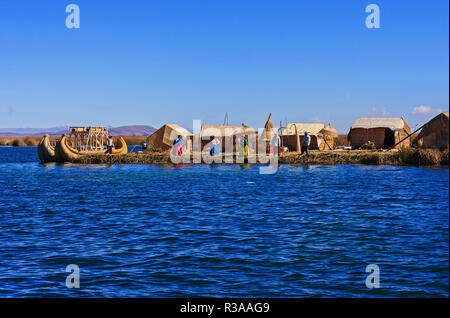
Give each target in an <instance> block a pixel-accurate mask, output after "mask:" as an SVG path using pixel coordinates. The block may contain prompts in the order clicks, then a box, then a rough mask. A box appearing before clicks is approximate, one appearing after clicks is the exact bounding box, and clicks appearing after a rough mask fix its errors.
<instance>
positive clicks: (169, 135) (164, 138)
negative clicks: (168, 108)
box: [147, 124, 193, 151]
mask: <svg viewBox="0 0 450 318" xmlns="http://www.w3.org/2000/svg"><path fill="white" fill-rule="evenodd" d="M178 135H181V136H182V137H183V140H184V147H185V149H186V151H190V150H192V136H193V135H192V133H191V132H189V131H188V130H187V129H185V128H183V127H181V126H179V125H177V124H166V125H164V126H162V127H160V128H159V129H158V130H157V131H155V132H154V133H153V134H151V135H150V136H149V137H148V138H147V143H148V145H149V146H151V147H156V148H161V149H162V150H168V149H170V148H172V146H173V141H174V140H175V138H177V136H178Z"/></svg>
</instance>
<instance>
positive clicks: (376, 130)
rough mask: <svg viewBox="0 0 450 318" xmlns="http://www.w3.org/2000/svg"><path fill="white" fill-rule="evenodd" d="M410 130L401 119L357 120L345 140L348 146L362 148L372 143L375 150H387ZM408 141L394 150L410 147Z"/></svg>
mask: <svg viewBox="0 0 450 318" xmlns="http://www.w3.org/2000/svg"><path fill="white" fill-rule="evenodd" d="M410 133H411V129H410V128H409V126H408V124H407V123H406V121H405V120H404V119H403V118H400V117H398V118H358V119H357V120H356V121H355V122H354V123H353V125H352V126H351V128H350V132H349V133H348V135H347V139H348V140H349V141H350V145H351V146H354V147H362V146H363V145H364V144H366V143H368V142H373V143H374V144H375V146H376V147H377V148H389V147H392V146H393V145H394V144H396V143H397V142H399V141H400V140H402V139H403V138H404V137H406V136H407V135H408V134H410ZM410 145H411V143H410V139H409V138H408V139H406V140H404V141H403V142H401V143H400V144H398V145H397V146H396V147H395V148H408V147H410Z"/></svg>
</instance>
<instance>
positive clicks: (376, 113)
mask: <svg viewBox="0 0 450 318" xmlns="http://www.w3.org/2000/svg"><path fill="white" fill-rule="evenodd" d="M366 115H369V116H374V117H375V116H381V117H387V116H390V115H392V113H391V112H389V111H388V110H387V109H386V107H383V108H382V109H378V108H376V107H373V108H372V111H370V112H367V113H366Z"/></svg>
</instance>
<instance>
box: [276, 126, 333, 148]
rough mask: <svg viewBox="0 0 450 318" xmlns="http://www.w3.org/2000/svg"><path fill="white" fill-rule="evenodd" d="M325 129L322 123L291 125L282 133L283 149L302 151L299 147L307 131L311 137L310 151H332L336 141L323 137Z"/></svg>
mask: <svg viewBox="0 0 450 318" xmlns="http://www.w3.org/2000/svg"><path fill="white" fill-rule="evenodd" d="M324 128H325V124H322V123H290V124H288V125H287V126H286V128H285V129H284V130H283V132H282V133H281V143H282V145H283V147H288V148H289V151H300V149H299V147H300V145H301V144H302V140H303V137H304V135H305V131H307V132H308V134H309V135H310V137H311V143H310V145H309V148H310V149H317V150H332V149H333V148H334V139H333V138H332V137H330V136H324V135H323V133H322V131H323V129H324Z"/></svg>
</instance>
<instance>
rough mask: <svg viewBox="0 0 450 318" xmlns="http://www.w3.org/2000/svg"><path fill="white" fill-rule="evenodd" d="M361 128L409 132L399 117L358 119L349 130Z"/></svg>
mask: <svg viewBox="0 0 450 318" xmlns="http://www.w3.org/2000/svg"><path fill="white" fill-rule="evenodd" d="M355 128H363V129H372V128H389V129H391V130H394V131H395V130H402V129H406V130H408V131H409V126H408V125H407V124H406V122H405V120H404V119H403V118H401V117H394V118H358V119H357V120H356V121H355V122H354V123H353V125H352V127H351V128H350V129H355Z"/></svg>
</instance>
